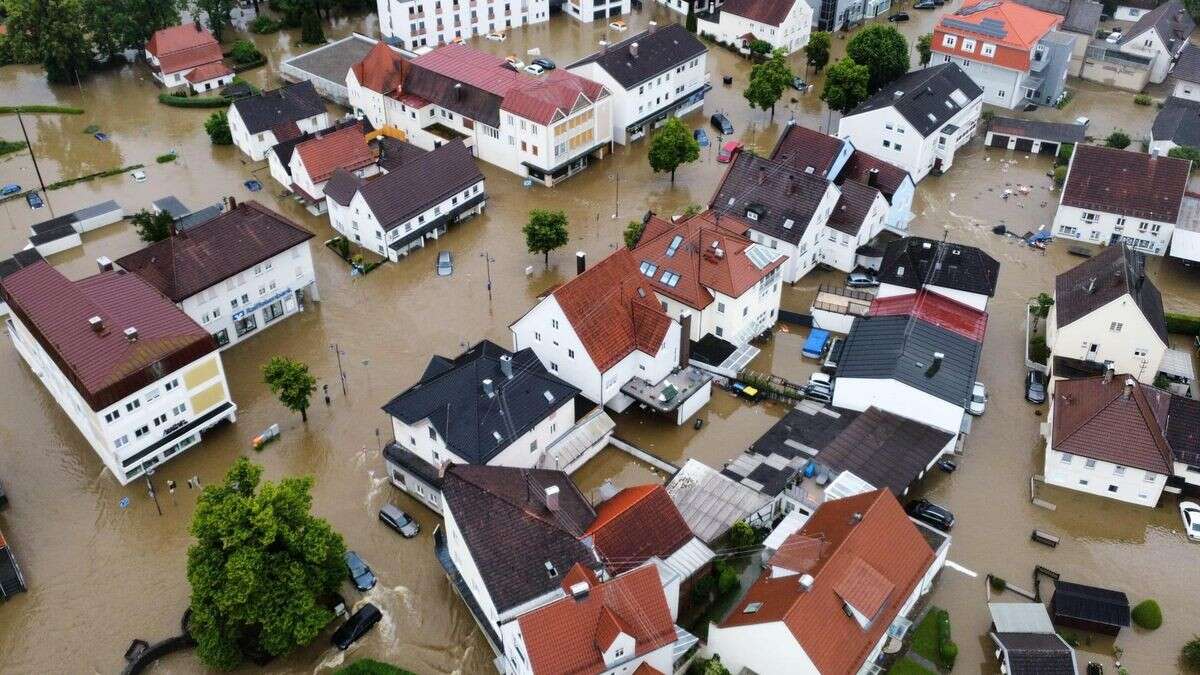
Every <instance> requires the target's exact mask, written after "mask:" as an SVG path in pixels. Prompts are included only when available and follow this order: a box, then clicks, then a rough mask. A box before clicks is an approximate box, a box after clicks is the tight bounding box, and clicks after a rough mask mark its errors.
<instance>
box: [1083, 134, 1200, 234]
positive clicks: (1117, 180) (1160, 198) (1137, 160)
mask: <svg viewBox="0 0 1200 675" xmlns="http://www.w3.org/2000/svg"><path fill="white" fill-rule="evenodd" d="M1190 166H1191V163H1190V162H1188V161H1187V160H1185V159H1176V158H1174V157H1156V156H1154V155H1150V154H1147V153H1144V152H1133V151H1129V150H1117V149H1114V148H1102V147H1100V146H1096V145H1082V144H1080V145H1077V146H1076V147H1075V153H1074V154H1073V155H1072V156H1071V170H1070V171H1069V172H1068V173H1067V182H1066V184H1065V185H1063V197H1062V203H1063V205H1064V206H1074V207H1076V208H1080V209H1088V210H1090V211H1104V212H1105V213H1116V214H1119V215H1122V216H1130V217H1133V218H1148V219H1150V220H1158V221H1162V222H1166V223H1174V222H1176V221H1177V220H1178V219H1179V206H1180V204H1182V203H1183V193H1184V192H1185V191H1186V189H1187V182H1188V171H1189V167H1190Z"/></svg>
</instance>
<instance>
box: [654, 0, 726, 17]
mask: <svg viewBox="0 0 1200 675" xmlns="http://www.w3.org/2000/svg"><path fill="white" fill-rule="evenodd" d="M657 2H658V4H659V5H661V6H663V7H666V8H667V9H669V10H671V11H673V12H675V13H676V14H679V15H680V16H683V17H685V18H686V17H687V14H688V9H689V7H690V8H693V9H694V10H695V12H696V15H697V16H699V15H701V14H707V13H709V12H711V11H713V10H715V9H717V8H718V7H720V6H721V4H722V2H723V0H657Z"/></svg>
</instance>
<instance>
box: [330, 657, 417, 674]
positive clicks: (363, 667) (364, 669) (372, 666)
mask: <svg viewBox="0 0 1200 675" xmlns="http://www.w3.org/2000/svg"><path fill="white" fill-rule="evenodd" d="M334 675H413V674H412V673H411V672H410V671H407V670H405V669H403V668H397V667H396V666H393V665H391V664H390V663H383V662H382V661H376V660H374V659H362V660H359V661H355V662H354V663H351V664H350V665H348V666H346V667H345V668H340V669H338V670H337V671H334Z"/></svg>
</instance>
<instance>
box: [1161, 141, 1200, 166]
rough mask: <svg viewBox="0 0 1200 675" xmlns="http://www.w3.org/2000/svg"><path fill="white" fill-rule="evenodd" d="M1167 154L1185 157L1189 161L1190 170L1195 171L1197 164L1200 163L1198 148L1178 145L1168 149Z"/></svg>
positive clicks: (1199, 149)
mask: <svg viewBox="0 0 1200 675" xmlns="http://www.w3.org/2000/svg"><path fill="white" fill-rule="evenodd" d="M1167 156H1168V157H1174V158H1175V159H1186V160H1187V161H1189V162H1191V163H1192V166H1191V169H1190V170H1191V171H1195V170H1196V167H1197V165H1200V148H1193V147H1189V146H1186V145H1180V146H1178V147H1174V148H1171V149H1170V150H1168V151H1167Z"/></svg>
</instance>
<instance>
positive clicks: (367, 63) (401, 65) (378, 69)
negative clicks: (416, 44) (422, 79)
mask: <svg viewBox="0 0 1200 675" xmlns="http://www.w3.org/2000/svg"><path fill="white" fill-rule="evenodd" d="M409 68H410V65H409V62H408V59H406V58H404V57H403V56H401V55H400V52H398V51H396V50H395V49H392V48H391V47H390V46H388V44H387V43H386V42H383V41H382V40H380V41H379V42H377V43H376V44H375V46H374V47H372V48H371V51H369V52H367V55H366V56H365V57H364V58H363V60H362V61H359V62H358V63H356V64H354V65H353V66H351V67H350V69H351V70H352V71H354V77H355V79H357V80H358V84H359V85H360V86H363V87H366V88H367V89H370V90H371V91H374V92H377V93H380V94H384V95H389V96H390V95H393V94H396V93H397V92H398V91H399V90H400V85H402V84H403V83H404V78H405V77H406V76H407V75H408V71H409Z"/></svg>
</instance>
